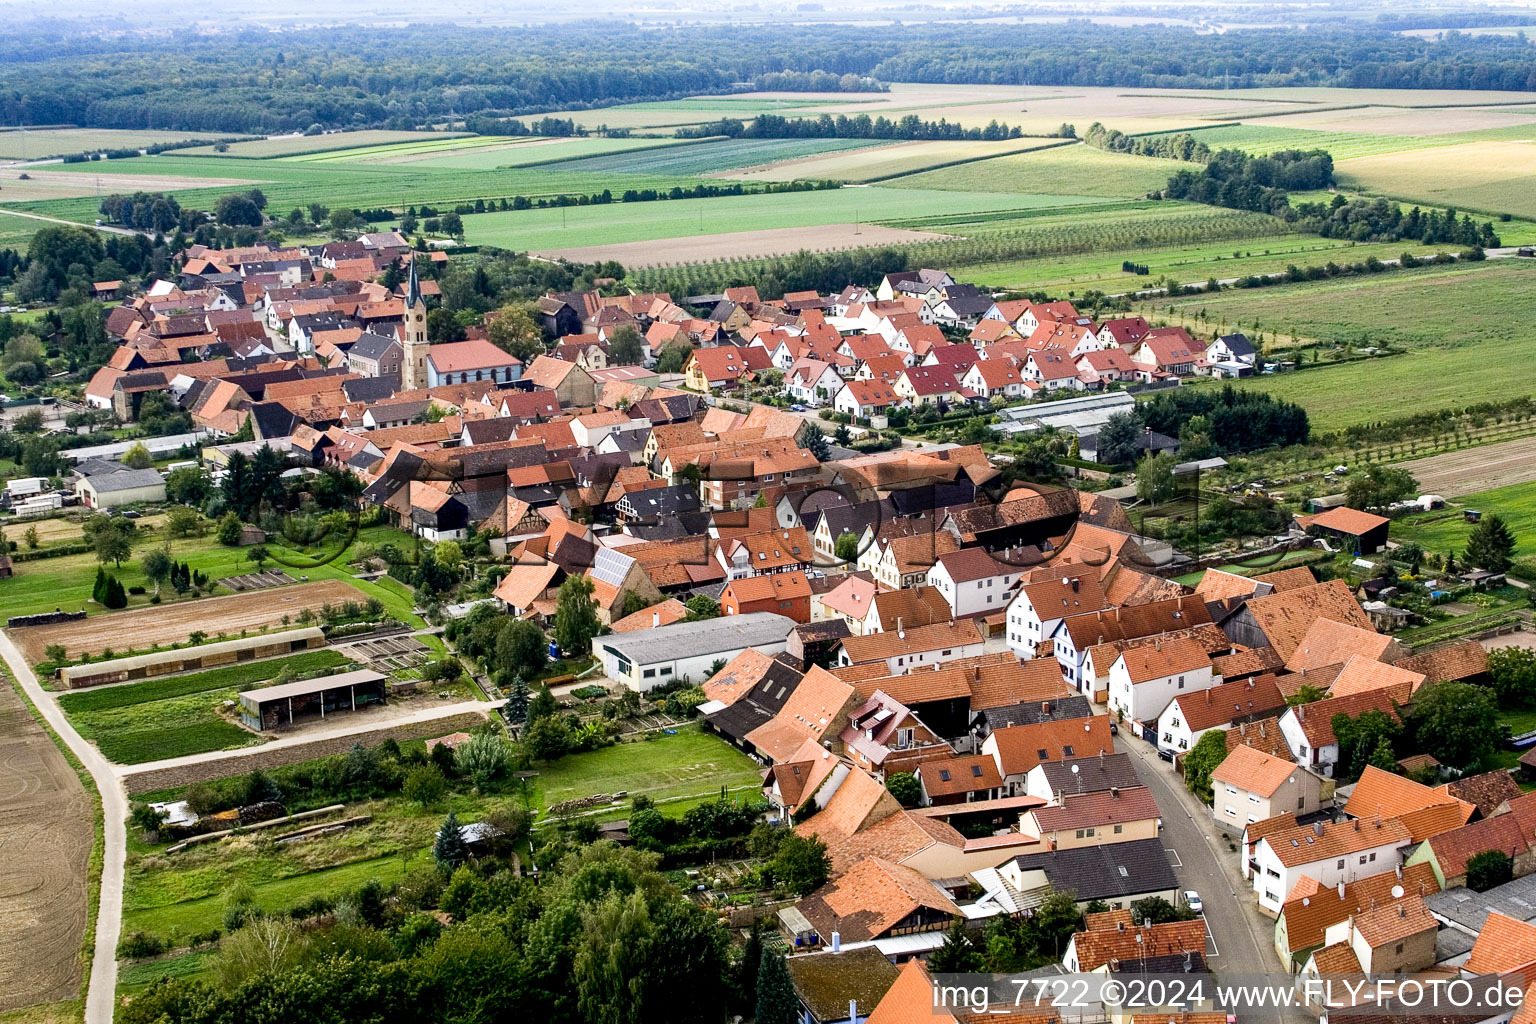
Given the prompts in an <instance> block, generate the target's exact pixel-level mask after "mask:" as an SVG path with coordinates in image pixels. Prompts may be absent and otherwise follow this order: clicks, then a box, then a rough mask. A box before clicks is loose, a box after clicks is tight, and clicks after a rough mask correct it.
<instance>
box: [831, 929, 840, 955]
mask: <svg viewBox="0 0 1536 1024" xmlns="http://www.w3.org/2000/svg"><path fill="white" fill-rule="evenodd" d="M842 951H843V937H842V935H841V934H839V933H838V932H833V933H832V952H834V953H841V952H842Z"/></svg>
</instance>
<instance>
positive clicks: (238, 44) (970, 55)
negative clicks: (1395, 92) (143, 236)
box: [0, 22, 1536, 133]
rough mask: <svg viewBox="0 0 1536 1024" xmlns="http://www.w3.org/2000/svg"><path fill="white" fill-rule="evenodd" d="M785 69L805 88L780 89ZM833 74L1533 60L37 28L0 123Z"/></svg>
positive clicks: (867, 36)
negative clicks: (133, 32)
mask: <svg viewBox="0 0 1536 1024" xmlns="http://www.w3.org/2000/svg"><path fill="white" fill-rule="evenodd" d="M1085 54H1093V55H1094V56H1093V58H1092V59H1085V57H1084V55H1085ZM784 73H792V74H791V75H790V76H789V77H785V78H771V77H765V76H773V75H782V74H784ZM802 76H803V77H802ZM821 76H826V77H821ZM846 76H853V77H846ZM834 77H835V78H836V80H837V82H838V85H839V87H840V88H841V89H844V90H846V89H848V88H849V87H850V86H858V87H860V88H872V87H878V83H881V82H892V81H899V82H927V83H974V84H996V85H1066V86H1115V87H1129V88H1151V87H1186V88H1252V87H1258V86H1302V85H1307V86H1351V87H1361V88H1396V89H1403V88H1418V89H1511V90H1536V47H1533V46H1532V44H1531V43H1530V42H1529V41H1528V40H1526V39H1525V38H1524V37H1523V36H1499V35H1483V36H1465V35H1461V34H1459V33H1448V34H1447V35H1446V36H1445V37H1443V38H1441V39H1420V38H1416V37H1409V36H1400V35H1397V34H1396V33H1394V32H1392V31H1390V30H1389V29H1387V28H1383V27H1377V26H1372V25H1357V26H1343V25H1339V26H1333V25H1330V26H1319V27H1313V28H1310V29H1294V28H1282V29H1272V30H1242V31H1231V32H1226V33H1219V34H1199V33H1196V32H1194V31H1193V30H1190V29H1184V28H1178V27H1171V26H1160V25H1139V26H1134V27H1117V26H1103V25H1093V24H1089V23H1086V22H1071V23H1067V24H1053V25H1034V26H1020V27H1018V28H1017V29H1016V30H1010V31H1009V32H1008V33H1007V34H1006V35H1004V36H1001V37H1000V36H999V34H998V33H997V32H996V30H995V27H993V26H988V25H982V24H963V23H957V24H943V25H941V24H930V25H926V26H924V27H923V28H922V29H921V31H912V32H908V33H905V34H901V35H897V34H893V33H877V34H872V33H870V32H868V31H867V30H866V29H865V28H863V27H860V26H853V25H849V26H839V25H816V26H794V25H777V24H776V25H765V26H744V25H738V26H731V27H713V26H686V27H673V28H656V29H645V30H642V29H639V28H637V27H635V26H633V25H629V24H624V23H617V22H613V23H587V24H575V23H573V24H568V25H547V26H543V27H541V28H540V30H539V31H538V32H535V33H529V32H525V31H522V30H517V29H511V28H489V27H484V26H475V27H473V28H466V27H458V26H452V25H413V26H409V27H408V28H401V29H391V28H374V27H356V26H352V27H348V26H329V27H326V28H323V29H313V30H303V31H297V30H295V31H285V32H282V33H276V32H270V31H267V30H263V29H257V28H245V29H237V30H232V31H224V32H220V33H218V34H208V35H194V34H190V33H186V32H178V33H175V34H168V35H144V36H117V35H114V34H110V33H98V32H96V31H95V26H90V27H81V28H78V29H61V28H60V27H59V26H58V25H56V24H54V25H42V26H35V25H26V24H23V25H10V26H7V39H6V46H5V48H4V50H3V52H0V123H4V124H31V125H41V124H76V125H81V126H85V127H98V128H138V129H142V128H157V129H176V130H186V131H220V132H251V133H254V132H286V131H294V130H304V129H307V128H309V127H311V126H312V125H316V124H318V125H322V126H324V127H343V126H345V127H356V128H363V127H370V126H372V127H390V128H412V127H416V126H418V125H422V124H427V123H432V122H435V121H438V120H440V119H442V118H445V117H452V118H463V117H467V116H470V115H477V114H478V115H482V116H487V117H511V116H518V115H527V114H535V113H542V112H547V111H552V110H568V109H585V108H596V107H602V106H607V105H611V104H616V103H625V102H633V101H637V100H648V99H666V98H673V97H677V96H683V95H691V94H696V93H701V92H716V93H723V92H731V91H734V90H738V89H743V88H750V87H751V86H752V85H753V83H754V82H763V83H765V84H766V83H768V82H775V83H784V84H793V85H809V84H814V83H818V82H828V83H830V82H831V81H832V79H833V78H834Z"/></svg>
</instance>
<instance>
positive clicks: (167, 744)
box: [70, 687, 261, 764]
mask: <svg viewBox="0 0 1536 1024" xmlns="http://www.w3.org/2000/svg"><path fill="white" fill-rule="evenodd" d="M239 693H240V691H239V690H237V689H235V688H234V687H228V688H226V689H222V690H208V691H205V692H203V693H190V694H186V695H184V696H181V697H169V698H166V699H165V700H154V701H147V702H145V703H143V704H131V705H128V706H127V707H121V708H111V709H108V710H104V711H90V712H82V713H81V714H76V715H71V716H70V721H71V723H72V724H73V725H74V727H75V731H76V732H78V733H79V734H80V735H81V736H83V737H84V738H85V739H88V740H91V741H92V742H94V743H95V744H96V748H97V749H98V750H100V751H101V756H102V757H105V758H106V759H107V760H108V761H114V762H116V763H117V764H143V763H145V762H146V761H159V760H162V759H163V758H167V757H184V756H186V755H188V754H202V753H206V752H208V751H210V750H233V749H234V748H236V747H248V746H250V745H251V744H253V743H259V742H261V740H260V738H259V737H257V736H256V735H254V734H253V733H249V732H246V731H245V730H244V729H242V728H240V727H239V726H238V725H234V724H233V723H231V722H228V721H226V720H225V719H223V718H221V717H220V716H219V713H218V707H219V705H220V704H222V703H223V702H224V701H231V700H235V699H236V698H237V697H238V696H239Z"/></svg>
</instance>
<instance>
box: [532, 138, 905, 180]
mask: <svg viewBox="0 0 1536 1024" xmlns="http://www.w3.org/2000/svg"><path fill="white" fill-rule="evenodd" d="M606 141H612V142H622V141H628V142H638V141H642V140H638V139H627V140H626V139H611V140H606ZM644 141H650V142H652V143H653V151H652V152H648V153H634V152H621V153H614V154H610V155H604V156H592V157H588V158H586V159H584V160H572V161H568V162H565V163H562V164H561V165H560V170H562V171H571V172H582V171H585V172H588V173H596V174H626V175H627V174H656V175H668V174H675V175H680V176H685V177H686V176H702V175H706V174H720V173H724V172H728V171H735V170H738V169H740V168H746V167H757V166H760V165H763V164H771V163H775V162H777V161H781V160H798V159H801V158H803V157H809V156H817V155H820V154H824V153H845V152H849V151H853V152H852V154H851V156H850V157H849V158H850V159H855V160H857V159H860V158H861V157H863V156H864V155H865V153H866V151H867V150H868V147H871V146H879V145H880V143H879V141H878V140H875V139H720V140H716V141H712V142H701V143H694V144H691V145H673V146H671V147H669V148H666V149H654V142H655V140H644ZM735 176H736V175H732V177H735ZM793 177H807V178H812V177H821V176H820V175H814V174H806V175H793Z"/></svg>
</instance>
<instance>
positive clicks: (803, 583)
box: [720, 570, 811, 622]
mask: <svg viewBox="0 0 1536 1024" xmlns="http://www.w3.org/2000/svg"><path fill="white" fill-rule="evenodd" d="M747 612H776V613H778V614H779V615H782V616H784V617H785V618H788V619H793V620H794V621H796V622H810V621H811V584H810V581H809V580H807V579H806V578H805V573H804V572H802V571H800V570H794V571H791V572H778V573H770V574H768V575H764V576H746V577H742V578H741V579H735V580H732V581H731V582H730V583H727V584H726V586H725V590H724V591H723V592H722V593H721V594H720V614H722V615H742V614H744V613H747Z"/></svg>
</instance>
